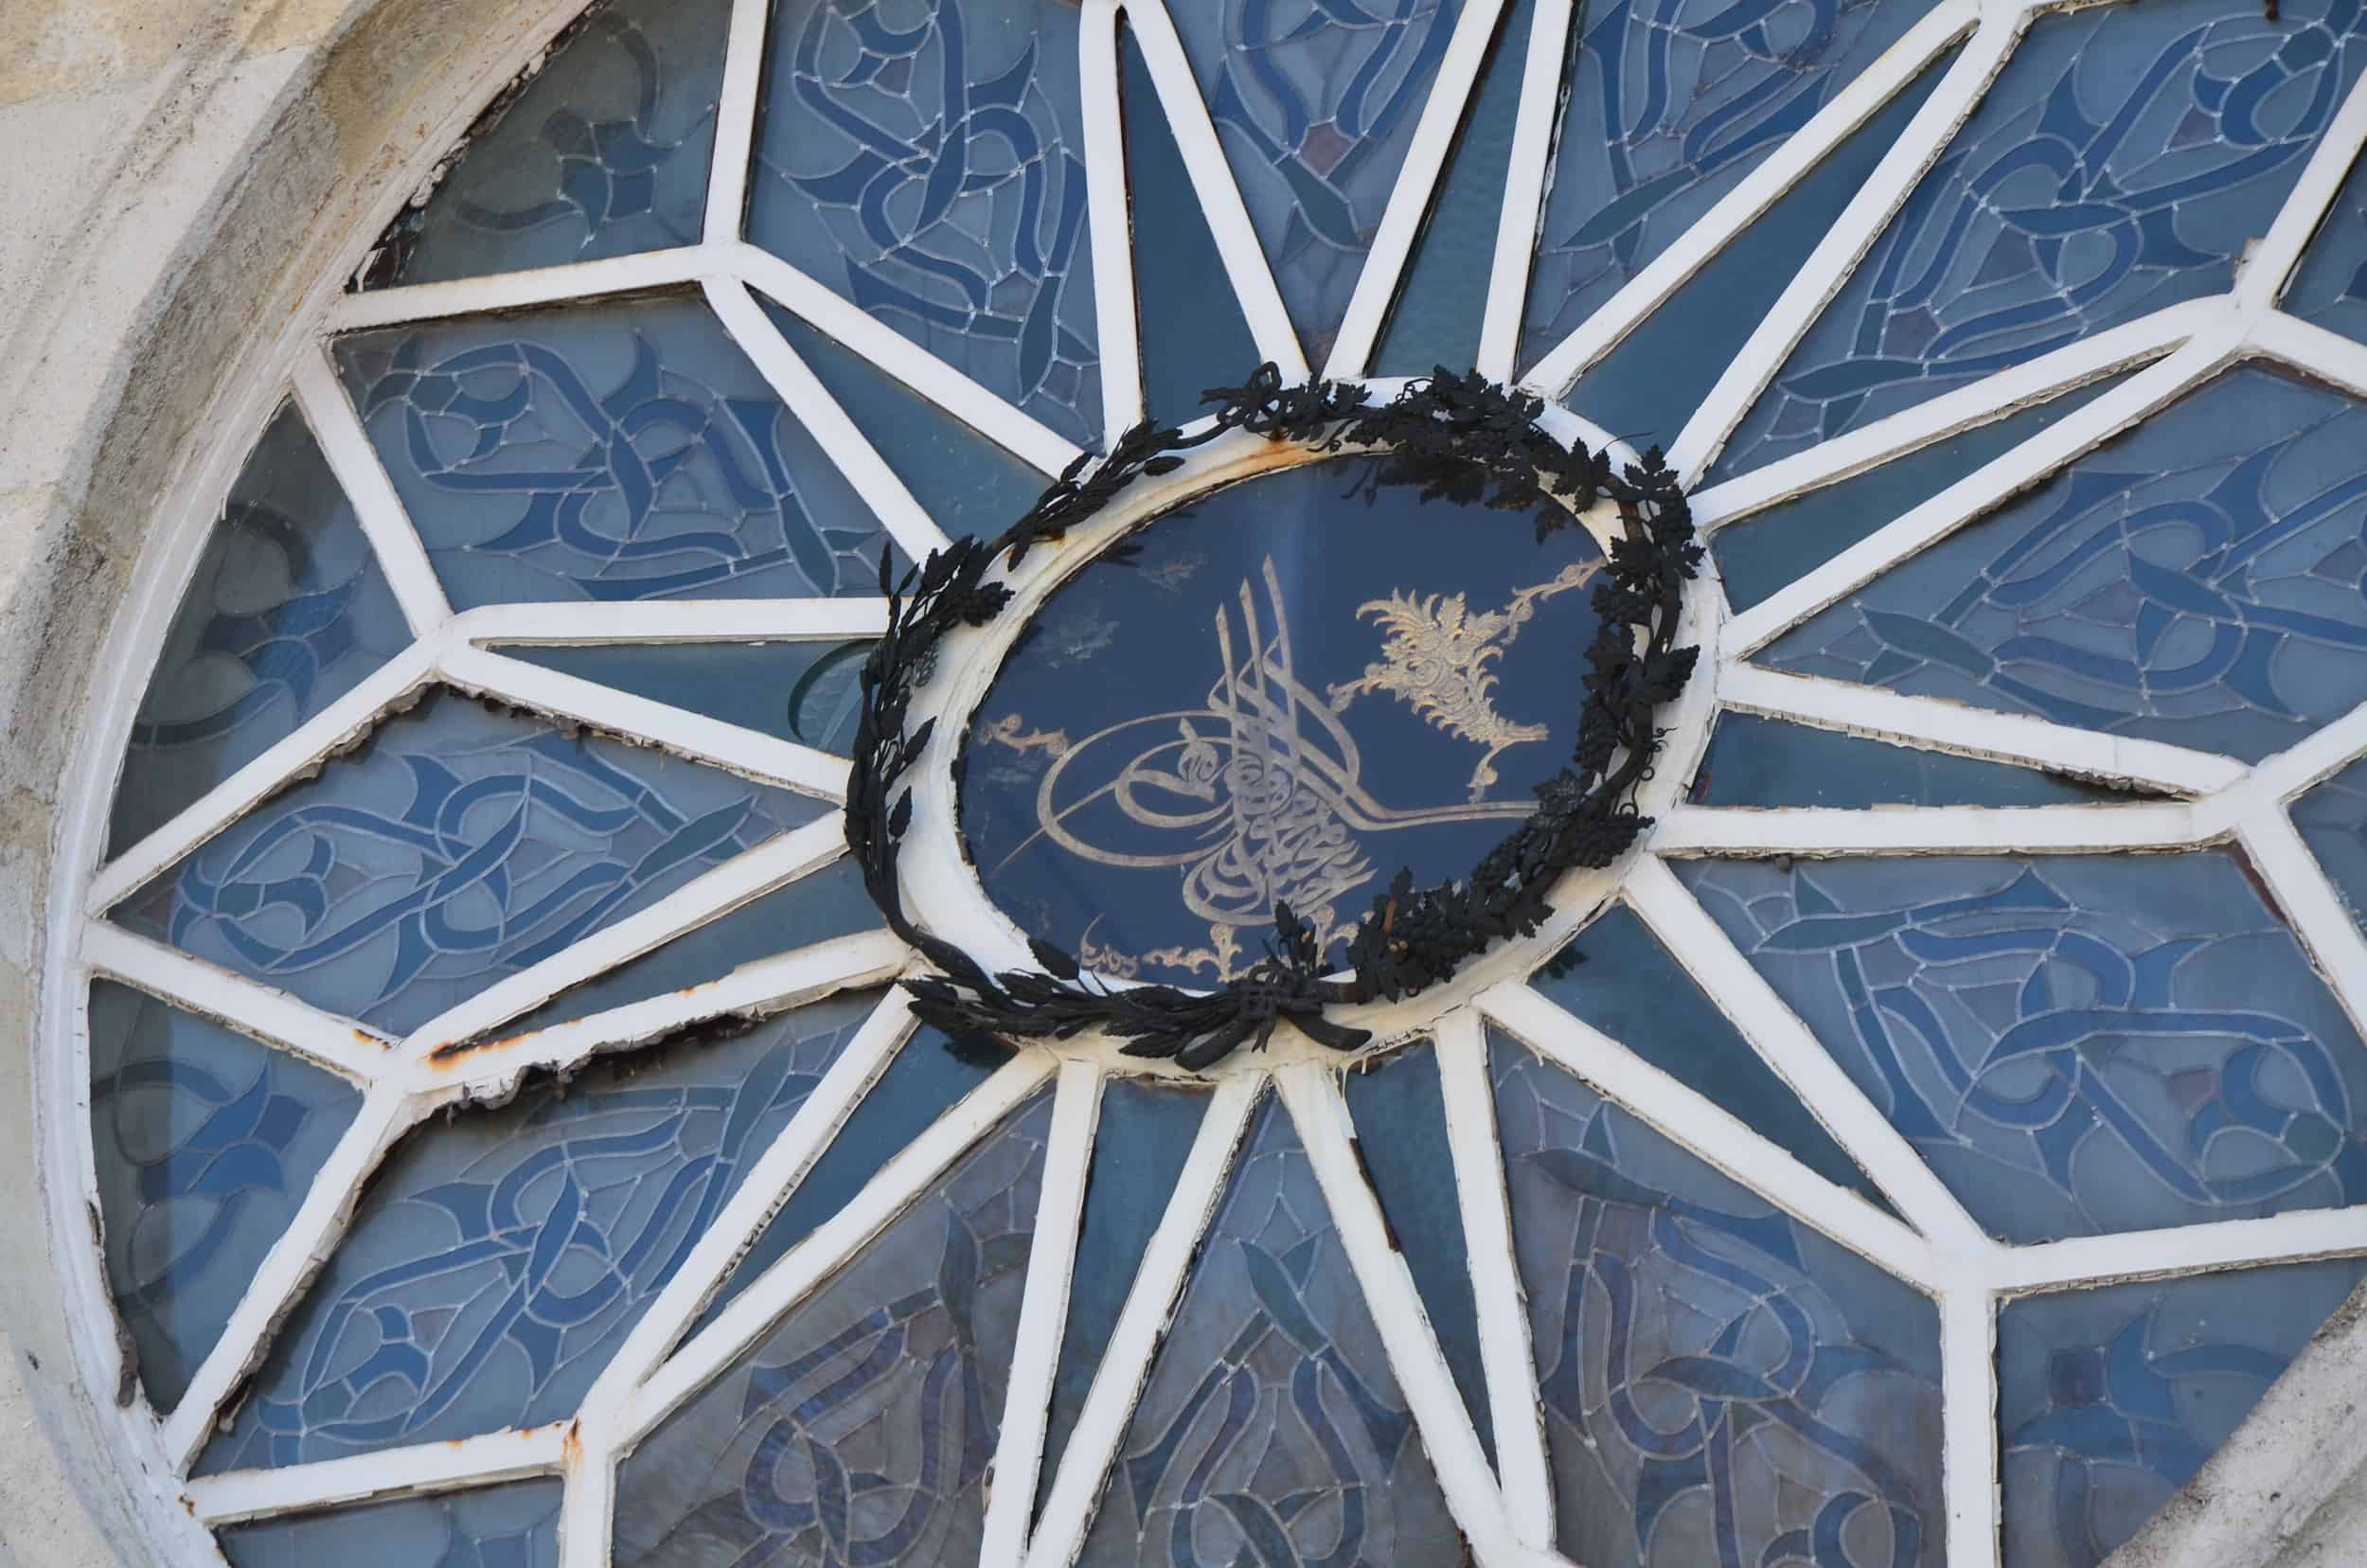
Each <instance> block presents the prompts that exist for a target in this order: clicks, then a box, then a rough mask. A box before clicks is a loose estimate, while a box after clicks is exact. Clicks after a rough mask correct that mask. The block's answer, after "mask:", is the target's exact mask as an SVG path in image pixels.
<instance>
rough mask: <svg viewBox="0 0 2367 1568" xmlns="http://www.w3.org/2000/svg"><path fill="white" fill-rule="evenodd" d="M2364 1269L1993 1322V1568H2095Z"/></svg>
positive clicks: (2284, 1273)
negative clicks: (1996, 1475)
mask: <svg viewBox="0 0 2367 1568" xmlns="http://www.w3.org/2000/svg"><path fill="white" fill-rule="evenodd" d="M2362 1277H2367V1259H2362V1258H2356V1257H2348V1258H2341V1259H2339V1260H2336V1261H2332V1262H2325V1263H2302V1264H2294V1265H2290V1266H2287V1267H2282V1268H2267V1269H2246V1270H2243V1271H2240V1272H2234V1273H2229V1274H2205V1275H2201V1276H2199V1277H2196V1278H2190V1279H2164V1280H2151V1281H2147V1282H2145V1283H2143V1284H2136V1285H2110V1286H2106V1287H2103V1288H2102V1289H2098V1290H2090V1291H2064V1292H2056V1293H2051V1294H2047V1295H2038V1296H2030V1297H2027V1298H2025V1299H2023V1300H2020V1301H2009V1302H2007V1303H2005V1305H2004V1307H2003V1309H2002V1310H2001V1311H2000V1313H1999V1315H1998V1326H1997V1376H1998V1411H1997V1415H1998V1431H1999V1434H2001V1436H2002V1448H2003V1451H2004V1452H2003V1457H2002V1467H2001V1469H2002V1474H2001V1476H2000V1479H2001V1480H2002V1483H2003V1497H2002V1503H2003V1505H2004V1544H2005V1560H2006V1561H2007V1562H2010V1563H2012V1564H2014V1568H2025V1565H2027V1568H2094V1565H2095V1564H2097V1563H2100V1562H2102V1561H2103V1560H2104V1559H2105V1558H2107V1557H2108V1556H2109V1555H2110V1554H2111V1552H2112V1551H2113V1550H2114V1549H2115V1548H2116V1547H2118V1546H2119V1545H2120V1544H2121V1543H2122V1542H2123V1541H2127V1540H2128V1539H2129V1537H2131V1536H2133V1535H2135V1534H2136V1533H2137V1531H2138V1529H2139V1527H2140V1526H2142V1525H2143V1524H2144V1523H2145V1521H2146V1520H2148V1519H2150V1518H2152V1517H2153V1515H2154V1514H2156V1513H2157V1512H2159V1511H2160V1510H2161V1508H2162V1506H2163V1505H2164V1504H2166V1503H2168V1502H2169V1501H2170V1499H2171V1498H2172V1497H2174V1496H2175V1495H2177V1493H2178V1490H2179V1488H2180V1487H2182V1486H2184V1485H2185V1484H2186V1483H2187V1481H2188V1480H2190V1479H2191V1478H2192V1477H2193V1476H2194V1474H2195V1472H2196V1471H2197V1470H2200V1469H2201V1468H2202V1465H2203V1461H2205V1460H2206V1459H2208V1458H2210V1457H2211V1455H2212V1453H2213V1452H2215V1451H2216V1450H2217V1448H2218V1446H2219V1445H2220V1444H2221V1443H2223V1442H2225V1441H2226V1440H2227V1439H2228V1437H2229V1435H2230V1434H2233V1433H2234V1430H2235V1428H2236V1427H2237V1425H2238V1424H2240V1423H2241V1422H2242V1420H2243V1419H2244V1417H2246V1416H2247V1415H2249V1414H2251V1408H2252V1406H2253V1405H2255V1404H2257V1403H2259V1402H2260V1397H2261V1396H2262V1395H2263V1394H2266V1393H2267V1392H2268V1391H2269V1384H2270V1383H2271V1382H2273V1381H2276V1379H2277V1376H2278V1375H2279V1374H2280V1373H2282V1372H2283V1371H2284V1370H2285V1368H2286V1365H2287V1363H2289V1362H2290V1361H2291V1360H2292V1359H2293V1358H2294V1357H2295V1356H2296V1355H2298V1354H2299V1353H2300V1352H2301V1349H2302V1347H2303V1346H2304V1345H2306V1344H2308V1343H2309V1339H2310V1336H2311V1335H2313V1334H2315V1333H2316V1332H2317V1331H2318V1329H2319V1328H2320V1327H2322V1326H2323V1324H2324V1323H2325V1321H2326V1319H2327V1318H2329V1317H2331V1316H2333V1314H2334V1313H2335V1311H2336V1310H2338V1309H2340V1307H2341V1306H2342V1304H2343V1302H2344V1300H2345V1299H2346V1298H2347V1297H2349V1295H2350V1293H2351V1291H2352V1288H2353V1287H2355V1286H2356V1285H2358V1282H2359V1280H2360V1279H2361V1278H2362Z"/></svg>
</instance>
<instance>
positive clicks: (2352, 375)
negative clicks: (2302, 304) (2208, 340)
mask: <svg viewBox="0 0 2367 1568" xmlns="http://www.w3.org/2000/svg"><path fill="white" fill-rule="evenodd" d="M2248 343H2249V346H2250V347H2251V348H2253V349H2254V350H2256V351H2257V352H2259V353H2261V354H2265V355H2267V356H2268V357H2269V358H2270V359H2274V360H2277V361H2279V362H2280V363H2282V364H2285V365H2291V366H2292V367H2293V368H2294V369H2296V370H2301V371H2304V372H2306V373H2307V374H2309V375H2312V376H2315V377H2317V378H2318V379H2319V380H2320V381H2323V382H2325V383H2329V384H2331V385H2332V386H2334V387H2335V388H2336V389H2337V390H2339V391H2342V392H2347V393H2349V394H2350V395H2351V396H2352V397H2355V398H2367V343H2358V342H2356V341H2354V340H2353V339H2350V338H2346V337H2344V336H2343V335H2342V334H2341V333H2340V332H2330V331H2328V330H2326V329H2324V328H2323V327H2321V326H2319V325H2318V324H2317V323H2316V322H2314V321H2304V320H2302V319H2301V318H2300V317H2299V316H2290V315H2287V314H2286V313H2285V312H2282V311H2266V312H2262V313H2261V314H2260V315H2259V316H2258V317H2257V318H2255V319H2254V320H2253V321H2252V323H2251V335H2250V338H2249V339H2248Z"/></svg>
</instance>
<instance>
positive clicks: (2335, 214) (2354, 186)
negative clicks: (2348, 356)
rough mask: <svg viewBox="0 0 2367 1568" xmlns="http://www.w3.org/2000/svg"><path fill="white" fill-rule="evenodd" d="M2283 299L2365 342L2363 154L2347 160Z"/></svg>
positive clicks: (2307, 316)
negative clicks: (2346, 174)
mask: <svg viewBox="0 0 2367 1568" xmlns="http://www.w3.org/2000/svg"><path fill="white" fill-rule="evenodd" d="M2283 303H2284V306H2285V308H2286V310H2287V311H2289V312H2292V313H2293V314H2295V315H2297V316H2300V317H2301V318H2302V319H2303V320H2304V321H2314V322H2316V323H2317V324H2318V325H2319V326H2321V327H2324V328H2326V329H2328V330H2332V331H2337V332H2340V333H2342V334H2343V335H2344V336H2346V337H2352V338H2357V339H2358V341H2360V342H2361V343H2367V158H2360V159H2359V160H2358V162H2356V163H2354V164H2353V165H2351V173H2350V178H2349V179H2347V180H2344V181H2343V182H2342V188H2341V190H2340V192H2338V193H2337V194H2336V196H2335V198H2334V205H2333V206H2332V207H2330V208H2329V209H2328V210H2327V212H2326V216H2325V222H2324V223H2322V224H2321V225H2320V226H2319V229H2318V233H2317V237H2316V238H2315V239H2313V240H2311V241H2309V248H2308V249H2307V250H2306V251H2304V252H2303V253H2302V263H2301V266H2300V267H2299V268H2298V269H2296V270H2295V272H2294V274H2293V280H2292V282H2291V283H2290V284H2288V285H2287V288H2286V291H2285V299H2284V302H2283Z"/></svg>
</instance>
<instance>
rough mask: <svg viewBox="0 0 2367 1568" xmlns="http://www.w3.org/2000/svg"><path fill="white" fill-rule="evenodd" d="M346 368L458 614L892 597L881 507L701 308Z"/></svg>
mask: <svg viewBox="0 0 2367 1568" xmlns="http://www.w3.org/2000/svg"><path fill="white" fill-rule="evenodd" d="M337 361H338V365H339V366H340V367H341V369H342V371H343V373H344V376H345V382H346V388H347V391H348V392H350V393H351V394H352V396H353V401H354V403H355V405H356V406H357V407H359V408H360V409H361V411H362V417H363V419H364V421H365V424H366V425H367V426H368V428H369V433H370V439H371V441H372V442H373V443H374V444H375V445H376V446H377V448H378V455H379V458H380V460H381V461H382V462H383V463H384V464H385V465H386V472H387V474H388V476H389V477H391V478H392V479H393V480H394V483H395V490H396V491H397V493H399V494H400V496H401V497H402V502H403V505H404V506H405V507H406V508H408V509H409V511H410V514H411V521H412V523H413V524H414V525H415V526H417V527H418V530H419V536H420V538H421V539H423V540H424V541H425V542H426V543H427V551H428V556H429V558H430V559H431V560H432V561H435V563H436V572H437V574H438V575H439V576H440V577H441V578H442V579H443V583H444V591H445V593H447V594H448V595H450V596H451V597H452V601H453V603H454V605H456V606H457V607H459V608H461V609H464V610H466V609H470V608H472V607H474V606H476V605H480V604H501V603H511V602H521V603H523V602H535V601H542V600H549V599H596V600H600V601H603V602H613V601H617V600H626V599H646V598H669V597H678V598H768V597H769V598H807V597H829V596H832V595H838V594H876V593H878V592H879V582H880V552H881V549H883V548H885V547H887V536H886V535H885V534H884V533H883V532H882V531H881V527H880V524H879V520H878V519H877V518H875V517H873V516H872V515H871V512H870V510H869V509H868V508H865V507H864V506H863V501H862V499H861V497H859V496H858V495H856V493H855V491H854V489H853V487H851V486H850V485H848V484H847V482H846V480H845V476H844V475H843V474H841V473H840V472H839V471H838V469H837V468H836V467H835V466H834V465H833V464H832V463H831V461H830V459H829V457H828V454H825V453H824V452H823V450H822V447H821V445H820V443H819V442H817V441H816V440H815V439H814V438H813V437H812V436H810V435H809V434H808V433H807V431H806V429H805V427H804V426H803V425H800V424H799V423H797V421H796V420H794V419H792V418H791V417H790V416H789V413H788V411H787V410H785V409H784V408H783V407H782V406H781V401H780V399H779V398H778V397H776V396H774V392H773V388H772V387H771V385H769V384H768V383H766V381H765V379H764V378H763V377H762V376H761V375H759V374H758V373H757V371H756V366H755V365H751V364H750V363H749V362H748V357H747V356H746V355H745V354H743V353H741V352H740V351H739V346H738V345H736V344H734V343H733V342H732V340H731V338H730V336H729V335H728V334H726V333H725V332H724V330H723V329H722V326H721V324H720V323H719V322H717V321H716V319H715V317H714V316H713V315H712V314H711V313H710V312H708V310H707V308H706V306H705V304H704V303H703V302H702V301H700V300H697V299H692V298H688V297H683V296H672V295H669V296H666V297H661V298H650V299H634V300H627V301H614V300H610V301H596V302H594V303H591V304H583V305H570V306H562V307H558V308H555V309H550V310H541V311H531V312H524V313H521V314H517V315H506V316H491V317H476V318H471V319H463V320H454V321H439V322H435V323H431V324H428V325H425V326H418V327H399V328H390V329H387V330H383V331H373V332H364V333H358V334H356V335H354V336H351V337H346V338H341V339H339V340H338V343H337Z"/></svg>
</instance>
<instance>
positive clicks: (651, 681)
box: [501, 637, 872, 757]
mask: <svg viewBox="0 0 2367 1568" xmlns="http://www.w3.org/2000/svg"><path fill="white" fill-rule="evenodd" d="M871 648H872V639H870V638H868V637H830V638H823V639H818V640H814V641H807V642H766V643H694V644H689V645H684V646H675V645H668V644H664V643H657V644H632V643H614V644H608V645H605V646H598V647H550V648H521V647H508V648H504V649H503V650H501V651H502V652H504V653H506V654H507V655H508V656H509V657H511V658H513V659H520V660H523V661H525V663H527V664H530V665H539V666H541V667H542V668H544V669H555V670H557V671H559V672H560V673H561V674H562V675H573V676H575V677H576V678H577V679H578V680H584V681H596V682H597V683H598V684H599V685H601V686H614V687H615V688H616V689H617V690H619V691H628V692H631V693H632V695H634V696H635V697H647V698H649V699H650V701H651V702H657V703H666V704H670V705H672V706H674V707H678V708H682V709H684V710H685V711H686V712H690V713H697V714H703V715H704V716H705V717H707V718H709V719H720V720H721V721H722V722H724V723H727V724H738V725H739V726H740V727H741V728H742V729H752V730H755V731H756V732H757V733H758V734H761V735H770V736H774V737H776V738H778V739H783V740H794V741H796V742H797V743H798V744H799V745H801V746H811V747H813V748H814V749H815V750H816V751H826V752H828V753H830V754H831V755H833V756H836V757H851V756H852V755H853V754H854V743H855V721H856V719H857V717H858V715H859V706H860V697H859V690H860V684H861V683H860V681H859V679H858V677H859V676H860V675H861V674H862V671H863V660H864V659H865V658H867V657H869V655H870V652H871Z"/></svg>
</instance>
